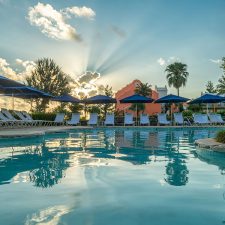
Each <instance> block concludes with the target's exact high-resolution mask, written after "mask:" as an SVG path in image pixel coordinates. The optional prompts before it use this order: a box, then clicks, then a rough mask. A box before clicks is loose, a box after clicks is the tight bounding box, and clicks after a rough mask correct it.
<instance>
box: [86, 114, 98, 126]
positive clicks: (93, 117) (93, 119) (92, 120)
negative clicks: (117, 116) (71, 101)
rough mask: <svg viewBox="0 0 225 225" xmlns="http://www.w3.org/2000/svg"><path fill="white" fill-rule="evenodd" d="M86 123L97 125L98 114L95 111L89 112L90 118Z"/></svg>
mask: <svg viewBox="0 0 225 225" xmlns="http://www.w3.org/2000/svg"><path fill="white" fill-rule="evenodd" d="M88 125H98V114H97V113H91V114H90V119H89V121H88Z"/></svg>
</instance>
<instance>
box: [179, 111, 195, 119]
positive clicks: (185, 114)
mask: <svg viewBox="0 0 225 225" xmlns="http://www.w3.org/2000/svg"><path fill="white" fill-rule="evenodd" d="M182 114H183V117H185V118H186V117H188V118H190V117H192V115H193V112H192V111H191V110H185V111H183V112H182Z"/></svg>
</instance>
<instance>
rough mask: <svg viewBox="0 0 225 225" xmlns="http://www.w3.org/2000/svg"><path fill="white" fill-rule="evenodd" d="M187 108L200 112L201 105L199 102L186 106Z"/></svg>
mask: <svg viewBox="0 0 225 225" xmlns="http://www.w3.org/2000/svg"><path fill="white" fill-rule="evenodd" d="M188 110H191V111H192V112H195V113H196V112H201V111H202V106H201V105H200V104H192V105H189V106H188Z"/></svg>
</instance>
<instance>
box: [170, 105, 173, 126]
mask: <svg viewBox="0 0 225 225" xmlns="http://www.w3.org/2000/svg"><path fill="white" fill-rule="evenodd" d="M172 119H173V118H172V104H171V106H170V120H171V123H172Z"/></svg>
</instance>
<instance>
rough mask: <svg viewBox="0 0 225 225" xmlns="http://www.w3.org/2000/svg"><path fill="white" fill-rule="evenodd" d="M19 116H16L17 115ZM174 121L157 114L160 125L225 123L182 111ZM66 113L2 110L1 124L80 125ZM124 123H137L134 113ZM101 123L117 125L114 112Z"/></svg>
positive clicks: (93, 119)
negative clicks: (37, 116)
mask: <svg viewBox="0 0 225 225" xmlns="http://www.w3.org/2000/svg"><path fill="white" fill-rule="evenodd" d="M14 115H15V116H16V117H17V118H16V117H15V116H14ZM173 115H174V121H169V120H168V119H167V115H166V114H165V113H160V114H158V115H157V120H158V125H173V124H174V125H192V124H194V125H210V124H221V125H222V124H225V122H224V121H223V119H222V117H221V115H220V114H209V115H207V114H194V116H193V122H192V121H190V120H189V119H187V118H186V119H184V117H183V115H182V113H174V114H173ZM64 118H65V113H57V115H56V117H55V120H54V121H46V120H34V119H33V118H32V117H31V116H30V115H29V114H28V113H27V112H25V111H22V112H21V111H13V114H12V113H10V112H9V111H8V110H7V109H2V110H1V111H0V125H2V126H8V127H23V126H52V125H79V124H80V114H79V113H72V117H71V119H70V120H67V121H65V120H64ZM87 124H88V125H99V121H98V114H97V113H91V114H90V119H89V120H88V122H87ZM123 124H124V125H135V121H134V118H133V115H132V114H131V113H126V114H125V117H124V123H123ZM100 125H111V126H113V125H115V116H114V113H107V114H106V118H105V121H103V123H102V124H100ZM139 125H148V126H149V125H150V120H149V116H148V115H147V114H141V115H140V120H139Z"/></svg>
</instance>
